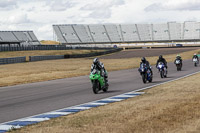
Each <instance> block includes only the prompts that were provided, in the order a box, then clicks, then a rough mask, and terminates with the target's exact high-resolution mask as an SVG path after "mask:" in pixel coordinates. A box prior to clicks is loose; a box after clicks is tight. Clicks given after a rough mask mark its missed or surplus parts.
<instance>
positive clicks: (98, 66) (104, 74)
mask: <svg viewBox="0 0 200 133" xmlns="http://www.w3.org/2000/svg"><path fill="white" fill-rule="evenodd" d="M93 69H97V70H99V71H100V74H101V76H102V77H104V78H105V81H106V84H108V74H107V72H106V69H105V67H104V64H103V63H102V62H99V63H96V64H92V66H91V72H92V71H93Z"/></svg>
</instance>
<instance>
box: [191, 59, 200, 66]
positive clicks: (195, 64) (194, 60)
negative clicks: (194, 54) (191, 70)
mask: <svg viewBox="0 0 200 133" xmlns="http://www.w3.org/2000/svg"><path fill="white" fill-rule="evenodd" d="M192 61H193V62H194V66H195V67H197V64H199V60H198V59H197V58H193V60H192Z"/></svg>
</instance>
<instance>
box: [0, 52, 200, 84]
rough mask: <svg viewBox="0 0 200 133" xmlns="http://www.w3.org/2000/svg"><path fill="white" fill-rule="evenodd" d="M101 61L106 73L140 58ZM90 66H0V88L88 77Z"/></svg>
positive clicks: (81, 62) (79, 62)
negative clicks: (82, 76)
mask: <svg viewBox="0 0 200 133" xmlns="http://www.w3.org/2000/svg"><path fill="white" fill-rule="evenodd" d="M198 51H199V50H195V51H189V52H184V53H182V54H181V56H182V57H183V59H191V57H192V55H193V53H194V52H198ZM175 56H176V55H175V54H174V55H166V56H164V57H165V58H166V59H167V61H168V62H172V61H174V58H175ZM147 59H148V60H149V61H150V63H151V64H152V65H153V64H155V63H156V60H157V57H149V58H147ZM101 61H102V62H103V63H104V65H105V68H106V69H107V70H108V71H115V70H122V69H130V68H136V67H138V66H139V62H140V58H129V59H102V60H101ZM91 64H92V59H89V58H82V59H62V60H51V61H40V62H27V63H20V64H10V65H0V73H1V75H0V86H10V85H17V84H24V83H32V82H38V81H47V80H54V79H60V78H68V77H75V76H81V75H88V74H89V72H90V66H91Z"/></svg>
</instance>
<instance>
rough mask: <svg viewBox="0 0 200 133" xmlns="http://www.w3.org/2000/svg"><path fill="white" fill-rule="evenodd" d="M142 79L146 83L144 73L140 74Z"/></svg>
mask: <svg viewBox="0 0 200 133" xmlns="http://www.w3.org/2000/svg"><path fill="white" fill-rule="evenodd" d="M142 81H143V83H146V82H147V79H146V74H144V73H143V74H142Z"/></svg>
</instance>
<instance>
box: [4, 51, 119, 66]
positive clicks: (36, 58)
mask: <svg viewBox="0 0 200 133" xmlns="http://www.w3.org/2000/svg"><path fill="white" fill-rule="evenodd" d="M121 50H122V48H117V49H110V50H106V51H103V52H96V53H88V54H73V55H44V56H29V62H34V61H42V60H56V59H68V58H85V57H93V56H100V55H105V54H110V53H114V52H118V51H121ZM21 62H26V57H25V56H24V57H14V58H0V64H11V63H21Z"/></svg>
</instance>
